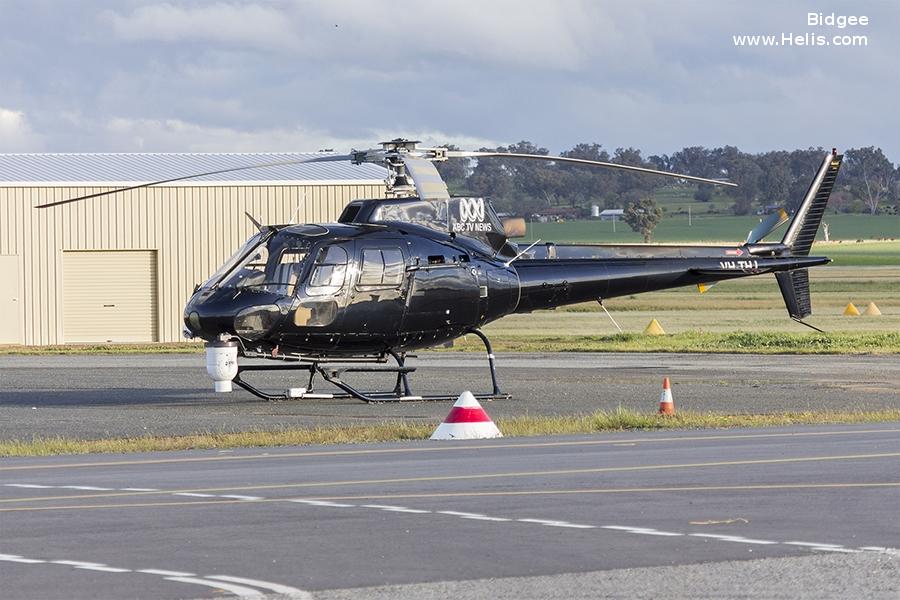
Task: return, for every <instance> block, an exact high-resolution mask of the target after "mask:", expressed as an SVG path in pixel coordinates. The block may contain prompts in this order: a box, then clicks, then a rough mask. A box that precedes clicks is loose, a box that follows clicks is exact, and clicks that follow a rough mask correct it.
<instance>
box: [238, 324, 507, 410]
mask: <svg viewBox="0 0 900 600" xmlns="http://www.w3.org/2000/svg"><path fill="white" fill-rule="evenodd" d="M469 332H470V333H473V334H475V335H476V336H478V338H479V339H481V341H482V342H483V343H484V345H485V350H487V359H488V365H489V366H490V373H491V384H492V388H493V391H492V392H490V393H476V394H473V395H474V396H475V398H476V399H478V400H487V401H491V400H509V399H510V398H512V396H511V395H510V394H505V393H503V392H501V391H500V386H499V385H498V384H497V372H496V369H495V366H494V361H495V357H494V353H493V350H492V348H491V344H490V341H489V340H488V338H487V336H485V335H484V334H483V333H482V332H481V331H480V330H478V329H472V330H470V331H469ZM386 355H390V356H391V357H392V358H393V359H394V360H395V361H396V362H397V365H396V366H373V365H365V364H359V359H352V358H351V359H349V360H347V361H346V362H350V363H352V364H353V365H354V366H345V367H337V368H335V367H334V366H330V365H327V364H323V363H321V362H319V361H301V362H298V363H293V364H277V365H244V366H240V365H238V367H237V375H235V376H234V379H233V380H232V381H233V382H234V383H235V384H237V385H238V386H240V387H242V388H243V389H245V390H247V391H248V392H250V393H251V394H253V395H254V396H257V397H258V398H262V399H263V400H270V401H275V400H313V399H315V400H331V399H355V400H360V401H362V402H365V403H367V404H375V403H382V402H446V401H448V400H456V399H457V397H458V396H457V394H423V395H418V394H414V393H413V392H412V390H411V389H410V385H409V379H408V378H407V376H408V375H409V374H410V373H414V372H415V370H416V368H415V367H408V366H406V355H405V354H403V353H401V354H397V353H396V352H394V351H391V350H389V351H387V353H386ZM384 360H386V356H385V355H383V356H382V357H380V358H379V359H377V361H378V362H383V361H384ZM357 365H358V366H357ZM285 370H300V371H306V372H307V373H308V374H309V377H308V380H307V385H306V387H304V388H291V389H288V390H286V391H285V392H278V393H269V392H266V391H263V390H261V389H259V388H258V387H256V386H254V385H253V384H251V383H249V382H247V381H245V380H244V379H243V377H242V374H243V373H245V372H248V371H285ZM345 373H392V374H396V376H397V380H396V383H395V384H394V389H393V390H391V391H364V390H359V389H357V388H356V387H354V386H353V385H351V384H350V383H348V382H346V381H344V380H343V378H342V376H343V375H344V374H345ZM316 375H319V376H320V377H321V378H322V379H323V380H325V381H326V382H327V383H330V384H331V385H333V386H335V387H336V388H338V389H339V390H340V391H338V392H334V393H323V392H319V391H315V390H314V389H313V382H314V380H315V377H316Z"/></svg>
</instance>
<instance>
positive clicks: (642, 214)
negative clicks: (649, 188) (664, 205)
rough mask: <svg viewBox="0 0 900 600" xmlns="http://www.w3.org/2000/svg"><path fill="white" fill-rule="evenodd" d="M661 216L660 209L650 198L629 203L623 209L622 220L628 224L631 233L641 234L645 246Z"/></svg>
mask: <svg viewBox="0 0 900 600" xmlns="http://www.w3.org/2000/svg"><path fill="white" fill-rule="evenodd" d="M662 214H663V213H662V209H661V208H660V207H658V206H657V205H656V202H655V201H654V200H653V199H652V198H644V199H643V200H638V201H636V202H635V201H631V202H629V203H628V205H627V206H626V207H625V213H624V214H623V215H622V219H623V220H624V221H625V222H626V223H628V226H629V227H631V230H632V231H634V232H636V233H640V234H641V236H642V237H643V238H644V243H645V244H646V243H650V239H651V237H652V236H653V230H654V229H656V226H657V225H659V222H660V220H661V219H662Z"/></svg>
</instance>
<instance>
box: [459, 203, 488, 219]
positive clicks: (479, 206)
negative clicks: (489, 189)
mask: <svg viewBox="0 0 900 600" xmlns="http://www.w3.org/2000/svg"><path fill="white" fill-rule="evenodd" d="M459 219H460V221H463V222H468V223H475V222H479V221H484V198H460V200H459Z"/></svg>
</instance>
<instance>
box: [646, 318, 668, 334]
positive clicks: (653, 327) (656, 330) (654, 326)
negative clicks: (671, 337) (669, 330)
mask: <svg viewBox="0 0 900 600" xmlns="http://www.w3.org/2000/svg"><path fill="white" fill-rule="evenodd" d="M644 333H645V334H646V335H666V332H665V331H664V330H663V328H662V325H660V324H659V321H657V320H656V319H653V320H652V321H650V324H649V325H647V328H646V329H644Z"/></svg>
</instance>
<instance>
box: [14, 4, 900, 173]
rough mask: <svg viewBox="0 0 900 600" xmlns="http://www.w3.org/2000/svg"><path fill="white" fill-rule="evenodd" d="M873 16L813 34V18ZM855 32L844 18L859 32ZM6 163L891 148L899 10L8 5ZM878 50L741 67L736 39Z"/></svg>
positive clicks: (801, 51)
mask: <svg viewBox="0 0 900 600" xmlns="http://www.w3.org/2000/svg"><path fill="white" fill-rule="evenodd" d="M833 11H838V14H845V15H846V14H853V15H866V16H867V17H868V19H869V24H868V25H867V26H857V27H846V28H843V29H838V28H835V27H811V26H809V25H808V23H807V13H808V12H822V13H825V14H829V13H831V12H833ZM851 11H852V12H851ZM0 24H2V31H3V34H2V36H0V55H2V57H3V59H2V60H0V151H2V152H100V151H104V152H105V151H108V152H136V151H145V152H150V151H161V152H178V151H181V152H190V151H197V152H230V151H285V150H297V151H303V150H317V149H320V148H334V149H336V150H339V151H343V150H348V149H349V148H351V147H356V148H361V147H368V146H371V145H373V144H374V143H377V142H378V141H380V140H382V139H387V138H391V137H396V136H404V137H413V138H417V139H423V140H425V141H427V142H430V143H441V142H452V143H456V144H458V145H460V146H462V147H464V148H470V149H473V148H477V147H479V146H482V145H497V144H505V143H511V142H515V141H518V140H522V139H527V140H531V141H533V142H535V143H538V144H541V145H544V146H547V147H548V148H550V149H551V150H553V151H560V150H564V149H567V148H571V147H572V146H573V145H575V144H577V143H579V142H598V143H601V144H603V146H604V147H606V148H609V149H614V148H616V147H619V146H635V147H638V148H641V149H643V150H644V151H645V153H647V154H654V153H671V152H674V151H676V150H678V149H680V148H682V147H684V146H690V145H697V144H701V145H706V146H720V145H725V144H730V145H736V146H738V147H740V148H741V149H744V150H747V151H752V152H756V151H763V150H770V149H785V148H786V149H793V148H806V147H809V146H823V147H830V146H838V147H840V148H847V147H852V146H863V145H875V146H881V147H882V148H883V149H884V150H885V152H886V153H887V155H888V156H889V157H890V158H891V159H892V160H893V161H894V162H895V163H896V162H900V111H898V98H900V69H898V67H897V62H898V58H900V36H898V35H897V31H898V30H900V3H898V2H897V1H896V0H868V1H859V2H852V3H851V2H838V1H834V0H819V1H816V2H807V1H805V0H803V1H797V2H780V1H776V0H739V1H731V0H724V1H723V0H684V1H679V2H674V1H655V0H648V1H634V2H620V1H612V0H609V1H606V0H604V1H601V0H584V1H579V0H558V1H553V2H549V1H547V0H541V1H530V0H518V1H513V0H490V1H489V0H479V1H469V0H453V1H452V2H450V1H448V2H437V1H423V0H418V1H406V2H398V1H396V0H394V1H382V0H359V1H344V0H321V1H317V2H289V1H271V2H266V1H256V2H236V1H230V0H220V1H208V2H207V1H178V0H170V1H168V2H158V1H153V0H147V1H144V0H141V1H138V0H134V1H130V0H116V1H111V0H107V1H104V0H97V1H89V0H84V1H81V2H66V1H63V0H0ZM807 33H809V34H813V35H823V36H825V37H826V39H828V40H831V39H832V37H833V36H834V35H865V36H867V41H868V45H867V46H864V47H837V46H834V45H829V46H818V47H817V46H805V47H798V46H792V47H785V46H780V47H765V48H763V47H756V48H750V47H736V46H735V43H734V39H733V36H735V35H742V34H762V35H775V36H776V37H777V38H778V39H779V40H780V39H781V36H782V34H793V35H795V36H798V35H799V36H802V35H804V34H807Z"/></svg>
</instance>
